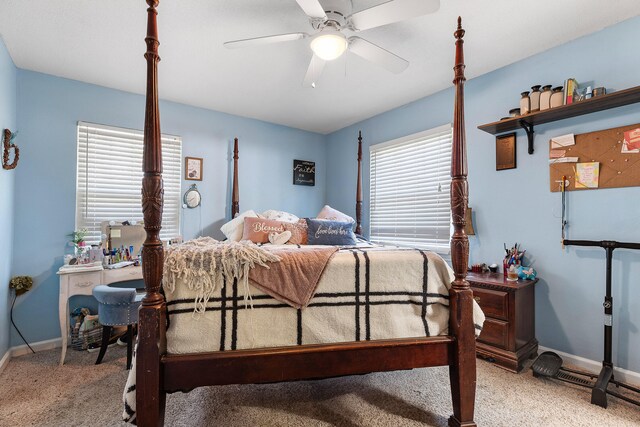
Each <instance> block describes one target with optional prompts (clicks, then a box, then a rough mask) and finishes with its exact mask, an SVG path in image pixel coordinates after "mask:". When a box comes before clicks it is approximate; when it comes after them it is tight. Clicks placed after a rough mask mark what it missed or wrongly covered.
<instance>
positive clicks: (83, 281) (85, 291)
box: [69, 271, 101, 295]
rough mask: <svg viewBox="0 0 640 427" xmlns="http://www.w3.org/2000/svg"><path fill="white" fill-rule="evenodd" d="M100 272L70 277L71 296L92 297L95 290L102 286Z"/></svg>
mask: <svg viewBox="0 0 640 427" xmlns="http://www.w3.org/2000/svg"><path fill="white" fill-rule="evenodd" d="M100 280H101V275H100V272H99V271H96V272H91V273H79V274H73V275H70V277H69V295H91V293H92V291H93V288H95V287H96V286H98V285H99V284H100Z"/></svg>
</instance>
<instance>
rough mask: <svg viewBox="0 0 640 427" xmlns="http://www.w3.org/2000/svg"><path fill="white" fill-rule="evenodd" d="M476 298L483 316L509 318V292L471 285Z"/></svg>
mask: <svg viewBox="0 0 640 427" xmlns="http://www.w3.org/2000/svg"><path fill="white" fill-rule="evenodd" d="M471 289H472V290H473V299H475V300H476V302H477V303H478V305H479V306H480V308H481V309H482V311H483V312H484V314H485V316H487V317H495V318H498V319H503V320H509V293H507V292H503V291H494V290H491V289H480V288H476V287H473V286H472V288H471Z"/></svg>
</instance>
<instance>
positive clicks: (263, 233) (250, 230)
mask: <svg viewBox="0 0 640 427" xmlns="http://www.w3.org/2000/svg"><path fill="white" fill-rule="evenodd" d="M283 231H284V222H282V221H274V220H272V219H264V218H246V219H245V220H244V232H243V233H242V240H251V241H252V242H253V243H269V234H270V233H282V232H283Z"/></svg>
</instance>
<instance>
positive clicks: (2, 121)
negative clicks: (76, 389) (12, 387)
mask: <svg viewBox="0 0 640 427" xmlns="http://www.w3.org/2000/svg"><path fill="white" fill-rule="evenodd" d="M16 72H17V70H16V67H15V65H13V61H12V60H11V57H10V56H9V52H7V49H6V47H5V45H4V42H3V40H2V38H1V37H0V132H3V131H4V129H5V128H8V129H10V130H12V131H15V129H16ZM0 147H1V145H0ZM0 150H1V149H0ZM0 155H1V153H0ZM21 166H22V164H21ZM15 174H16V170H15V169H14V170H11V171H8V170H4V169H2V168H0V358H2V356H4V354H5V353H6V351H7V350H8V349H9V328H10V327H11V326H10V323H9V304H10V302H9V300H10V293H9V279H10V278H11V260H12V251H11V245H12V242H13V197H14V175H15Z"/></svg>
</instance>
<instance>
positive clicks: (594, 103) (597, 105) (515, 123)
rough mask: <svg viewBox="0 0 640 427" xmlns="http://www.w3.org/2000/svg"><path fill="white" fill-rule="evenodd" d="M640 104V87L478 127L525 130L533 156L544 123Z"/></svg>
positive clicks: (494, 130)
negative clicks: (538, 130) (538, 129)
mask: <svg viewBox="0 0 640 427" xmlns="http://www.w3.org/2000/svg"><path fill="white" fill-rule="evenodd" d="M636 102H640V86H635V87H632V88H629V89H625V90H620V91H617V92H613V93H609V94H607V95H602V96H598V97H595V98H591V99H587V100H584V101H579V102H576V103H574V104H569V105H563V106H560V107H556V108H550V109H548V110H543V111H536V112H535V113H529V114H525V115H523V116H518V117H510V118H508V119H505V120H500V121H498V122H493V123H487V124H485V125H480V126H478V129H480V130H483V131H485V132H488V133H490V134H492V135H497V134H500V133H504V132H510V131H514V130H517V129H520V128H522V129H524V130H525V132H526V133H527V137H528V139H529V154H533V133H534V131H533V127H534V126H535V125H541V124H543V123H550V122H555V121H558V120H564V119H568V118H571V117H577V116H582V115H584V114H589V113H595V112H597V111H604V110H608V109H610V108H616V107H622V106H624V105H629V104H634V103H636Z"/></svg>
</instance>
